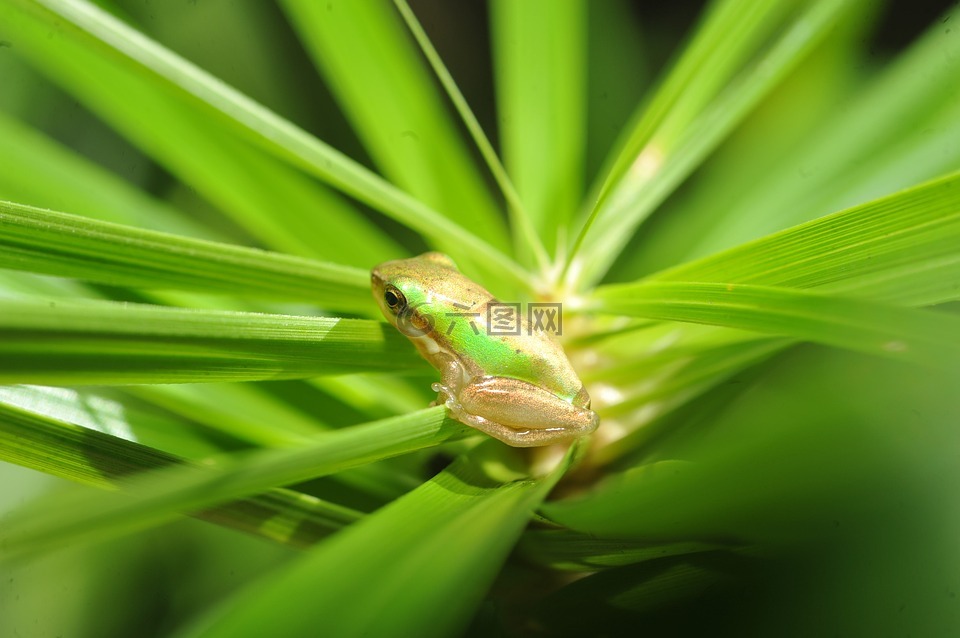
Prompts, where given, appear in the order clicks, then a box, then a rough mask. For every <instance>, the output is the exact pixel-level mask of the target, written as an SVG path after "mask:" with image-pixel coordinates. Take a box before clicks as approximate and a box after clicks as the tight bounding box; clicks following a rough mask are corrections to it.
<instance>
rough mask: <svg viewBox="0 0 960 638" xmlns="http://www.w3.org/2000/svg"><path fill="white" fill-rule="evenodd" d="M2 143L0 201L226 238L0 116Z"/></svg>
mask: <svg viewBox="0 0 960 638" xmlns="http://www.w3.org/2000/svg"><path fill="white" fill-rule="evenodd" d="M0 139H2V140H3V153H0V199H4V200H10V201H21V202H25V203H28V204H31V205H34V206H39V207H42V208H51V209H54V210H69V211H72V212H74V213H76V214H78V215H86V216H88V217H93V218H94V219H101V220H103V221H108V222H115V223H118V224H129V225H132V226H138V227H140V228H150V229H153V230H162V231H165V232H168V233H176V234H178V235H187V236H188V237H199V238H201V239H222V237H217V235H216V233H214V232H213V231H212V230H211V229H209V228H207V227H205V226H202V225H201V224H198V223H196V222H194V221H193V220H191V219H190V218H189V217H187V216H186V215H183V214H182V213H179V212H178V211H176V210H174V209H171V208H170V207H168V206H167V205H165V204H163V203H161V202H159V201H157V200H154V199H152V198H150V197H148V196H147V195H145V194H144V193H143V192H142V191H139V190H137V189H136V188H134V187H133V186H132V185H130V184H128V183H126V182H124V181H123V180H122V179H120V178H119V177H117V176H115V175H112V174H111V173H109V172H108V171H106V170H105V169H103V168H101V167H100V166H98V165H96V164H94V163H93V162H91V161H89V160H87V159H85V158H83V157H81V156H79V155H76V154H75V153H73V152H72V151H70V150H69V149H67V148H65V147H63V146H60V145H59V144H57V143H56V142H54V141H53V140H51V139H49V138H47V137H46V136H44V135H43V134H42V133H40V132H39V131H35V130H32V129H30V127H28V126H26V125H25V124H23V123H22V122H18V121H17V120H15V119H13V118H11V117H9V116H7V115H5V114H4V113H2V112H0ZM51 184H56V188H51V187H50V185H51Z"/></svg>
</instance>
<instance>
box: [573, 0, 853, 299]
mask: <svg viewBox="0 0 960 638" xmlns="http://www.w3.org/2000/svg"><path fill="white" fill-rule="evenodd" d="M853 4H854V3H851V2H850V1H849V0H818V1H817V2H814V3H785V2H773V1H764V2H755V1H753V0H728V1H726V2H718V3H717V4H716V5H714V9H713V11H711V13H710V14H709V15H708V18H707V20H706V21H705V22H704V24H703V25H702V26H701V28H700V30H699V31H698V33H697V35H696V36H695V38H694V41H693V42H692V43H691V44H690V46H689V47H688V48H687V50H686V51H685V54H684V56H683V57H682V58H681V59H680V60H678V62H677V64H676V66H675V67H674V69H673V70H672V71H671V73H670V75H668V76H667V78H666V79H665V80H664V82H663V84H662V85H661V87H660V88H659V89H658V90H657V92H656V93H655V94H654V96H653V97H652V98H651V101H650V103H649V104H647V105H644V106H645V108H644V109H643V110H642V111H640V112H639V113H640V115H639V116H638V117H637V118H636V121H635V123H634V124H633V125H632V126H631V127H630V128H629V129H628V131H627V134H626V140H625V141H624V142H623V144H622V145H621V147H620V150H619V151H618V154H617V156H616V159H615V160H614V161H613V162H611V163H609V164H608V170H607V171H606V172H603V173H602V174H601V178H602V179H603V180H604V183H603V185H602V186H601V187H599V188H597V189H596V191H595V193H596V196H595V197H596V198H595V199H593V198H591V201H590V202H589V203H590V205H591V206H592V207H593V208H592V211H593V212H592V213H591V214H590V217H588V218H587V219H586V220H585V222H584V227H583V230H582V231H581V233H580V237H579V238H578V239H577V242H576V244H575V245H574V249H573V252H572V254H571V255H570V258H569V259H568V265H567V267H566V270H567V280H568V282H569V283H570V285H574V286H582V285H584V284H591V283H595V282H596V281H598V280H599V279H600V278H601V277H602V276H603V275H604V274H605V273H606V271H607V269H608V268H609V267H610V265H611V264H612V263H613V261H614V259H616V257H617V255H618V254H619V253H620V251H621V250H622V249H623V247H624V246H625V245H626V243H627V241H628V240H629V238H630V237H631V236H632V235H633V232H634V230H635V229H636V227H637V225H639V224H640V223H641V222H642V221H643V220H644V219H645V218H646V217H647V216H648V215H649V214H650V212H651V211H652V210H653V209H654V207H655V206H656V205H658V204H659V203H661V202H662V201H663V200H664V199H665V198H666V197H667V195H669V194H670V193H671V192H672V191H673V189H674V188H675V187H676V186H677V184H679V183H680V181H681V180H682V179H684V178H685V177H686V176H687V175H689V174H690V172H692V171H693V170H694V169H695V168H696V167H697V166H698V165H699V164H700V163H701V162H702V161H703V159H704V158H705V157H706V155H707V154H708V153H709V152H710V151H711V150H713V149H714V148H715V147H716V145H717V144H719V142H720V141H722V139H723V138H724V137H725V136H726V135H728V134H729V133H730V131H732V130H733V128H734V126H735V125H736V124H737V123H738V122H740V121H741V120H742V118H744V117H746V115H747V114H748V113H749V112H750V110H751V109H752V108H753V107H754V106H756V104H757V103H758V102H759V101H760V99H761V98H762V97H763V96H764V95H766V94H767V93H768V92H769V91H770V90H772V89H773V87H775V86H776V84H777V83H778V82H779V81H780V80H781V79H782V78H783V77H784V75H785V74H786V73H787V72H789V71H790V70H791V69H792V68H793V67H794V66H795V65H796V64H797V63H798V62H799V61H800V60H801V59H802V58H803V57H804V56H805V55H807V54H809V53H810V51H811V50H812V49H813V48H814V47H815V46H816V45H817V44H818V43H819V41H820V40H821V39H822V38H823V37H825V36H826V34H828V33H829V32H830V30H831V29H832V28H833V27H834V26H835V25H836V23H837V21H838V20H839V18H840V17H841V16H842V14H843V11H844V10H845V9H848V8H849V7H850V6H852V5H853ZM693 76H696V78H697V80H696V81H693V80H692V77H693Z"/></svg>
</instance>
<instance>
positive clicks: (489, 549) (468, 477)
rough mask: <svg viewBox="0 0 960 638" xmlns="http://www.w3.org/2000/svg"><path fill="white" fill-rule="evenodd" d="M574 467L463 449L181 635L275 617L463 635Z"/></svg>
mask: <svg viewBox="0 0 960 638" xmlns="http://www.w3.org/2000/svg"><path fill="white" fill-rule="evenodd" d="M493 445H498V444H496V443H491V444H489V445H488V446H487V449H489V448H490V446H493ZM480 451H482V448H480V449H478V450H477V452H480ZM566 467H567V463H562V464H561V465H560V466H559V467H558V468H557V469H556V470H554V472H552V473H551V475H549V476H547V477H545V478H542V479H529V478H527V477H525V476H524V475H523V474H522V473H519V472H518V470H516V469H514V468H504V467H497V466H496V464H495V463H494V462H492V461H491V460H486V461H484V460H483V459H482V458H478V455H477V454H476V453H474V454H471V455H469V456H468V457H467V458H461V459H459V460H458V461H456V462H454V464H453V465H451V466H450V467H449V468H447V469H446V470H444V471H443V472H441V473H440V474H439V475H438V476H436V477H435V478H433V479H432V480H431V481H429V482H427V483H424V484H423V485H422V486H420V487H419V488H417V489H416V490H414V491H413V492H411V493H410V494H408V495H406V496H404V497H402V498H400V499H398V500H397V501H395V502H394V503H392V504H390V505H388V506H387V507H385V508H383V509H382V510H380V511H378V512H376V513H375V514H373V515H371V516H369V517H367V518H366V519H365V520H364V521H363V522H362V523H359V524H357V525H354V526H351V528H350V529H349V530H347V531H346V532H345V533H343V534H339V535H337V536H336V537H334V538H332V539H330V541H329V542H326V543H324V544H322V545H320V546H319V547H317V548H316V549H315V550H312V551H311V552H310V553H308V554H307V555H306V556H304V557H303V559H302V560H299V561H296V562H294V563H293V564H292V565H291V566H290V567H288V568H285V569H281V570H280V571H279V573H278V574H276V575H275V576H274V577H273V578H271V579H270V580H269V582H267V583H261V584H258V585H256V586H253V587H250V588H248V589H247V590H245V591H243V592H241V594H240V595H239V596H237V597H236V598H235V599H233V600H231V601H228V603H227V604H225V605H223V606H221V607H220V608H219V609H218V610H216V612H215V613H213V614H211V615H210V616H208V617H207V618H204V619H201V621H200V622H198V623H196V624H195V625H193V626H192V627H191V628H190V629H189V630H188V631H186V632H185V633H183V634H180V635H183V636H211V637H215V636H235V635H237V633H238V632H241V633H242V632H243V631H244V628H245V627H251V626H262V625H265V624H266V625H269V626H270V627H271V628H272V631H274V632H275V633H277V634H279V635H288V636H296V635H303V634H310V633H311V632H313V631H315V630H316V629H317V628H318V627H322V628H323V633H324V634H325V635H328V636H353V635H393V636H449V635H454V634H456V633H458V632H459V631H461V630H462V629H463V627H464V626H465V625H466V623H467V621H468V620H469V618H470V616H471V614H472V613H473V611H474V609H475V607H476V605H477V604H478V603H479V601H480V600H481V598H482V597H483V595H484V594H485V593H486V591H487V588H488V587H489V586H490V583H491V582H492V581H493V578H494V576H495V575H496V573H497V570H498V569H499V567H500V565H501V564H502V563H503V561H504V560H505V559H506V557H507V554H508V553H509V551H510V548H511V547H512V545H513V543H514V542H515V540H516V538H517V537H518V536H519V535H520V531H521V530H522V528H523V526H524V525H525V524H526V522H527V520H528V518H529V516H530V514H531V512H532V510H533V508H535V507H536V506H537V504H538V503H539V502H540V500H542V499H543V497H544V496H545V495H546V493H547V491H549V489H550V488H551V486H552V485H553V484H554V483H555V482H556V480H557V479H558V478H559V477H560V475H561V474H562V472H563V470H565V469H566ZM334 575H336V576H335V577H334ZM451 591H456V596H451Z"/></svg>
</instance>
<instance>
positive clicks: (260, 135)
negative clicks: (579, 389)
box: [0, 0, 527, 287]
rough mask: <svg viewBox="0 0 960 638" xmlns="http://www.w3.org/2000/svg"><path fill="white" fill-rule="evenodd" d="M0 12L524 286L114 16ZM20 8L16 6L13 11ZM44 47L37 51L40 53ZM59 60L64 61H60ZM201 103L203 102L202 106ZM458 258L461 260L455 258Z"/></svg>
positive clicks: (513, 268) (399, 195)
mask: <svg viewBox="0 0 960 638" xmlns="http://www.w3.org/2000/svg"><path fill="white" fill-rule="evenodd" d="M10 3H11V4H10V6H9V8H6V9H4V7H5V6H7V5H0V9H2V15H4V16H5V17H7V18H8V19H9V20H10V21H11V22H13V21H14V20H15V21H16V24H17V26H18V28H20V29H24V30H25V31H26V30H29V31H28V32H30V33H32V34H33V35H35V36H36V42H38V43H39V42H43V43H45V44H44V46H46V42H47V35H48V34H49V33H51V30H52V33H54V34H55V36H56V41H57V42H59V43H61V44H63V45H64V46H66V45H68V44H71V45H72V46H71V47H70V50H71V51H72V52H75V53H77V55H83V57H85V58H86V57H92V58H93V59H95V60H100V59H103V58H105V59H107V60H109V61H111V62H113V63H114V64H117V65H119V66H120V68H126V67H133V68H137V69H140V70H141V72H142V70H144V69H146V70H149V71H150V74H149V75H148V76H147V82H148V84H149V85H150V86H157V87H159V88H160V89H162V90H164V91H169V90H173V91H174V92H176V93H179V94H181V95H182V94H186V95H188V96H192V98H193V99H191V100H188V101H187V102H185V103H184V104H185V108H190V109H201V110H204V109H207V110H212V111H214V112H216V113H217V114H218V118H217V121H218V122H220V123H222V124H225V125H227V126H228V127H229V128H230V129H231V130H233V131H234V132H237V133H240V134H241V135H243V136H244V137H245V138H246V139H249V140H252V141H253V142H254V143H255V144H257V145H258V146H260V147H261V148H263V149H266V150H267V151H268V152H269V153H271V154H273V155H275V156H276V157H279V158H281V159H283V160H285V161H287V162H290V163H292V164H294V165H296V166H298V167H300V168H302V169H303V170H305V171H307V172H309V173H310V174H312V175H314V176H316V177H318V178H320V179H321V180H323V181H325V182H326V183H328V184H330V185H332V186H333V187H335V188H337V189H339V190H341V191H343V192H344V193H346V194H348V195H350V196H352V197H355V198H357V199H358V200H360V201H361V202H364V203H365V204H368V205H370V206H372V207H373V208H376V209H378V210H380V211H381V212H383V213H385V214H388V215H390V216H392V217H394V218H395V219H397V220H398V221H400V222H401V223H404V224H406V225H408V226H410V227H411V228H413V229H415V230H417V231H419V232H421V233H422V234H423V235H424V236H426V237H429V238H431V239H432V240H435V241H437V242H439V243H441V244H445V245H446V244H448V243H454V244H457V245H458V246H460V247H462V248H463V249H465V250H466V251H469V252H464V255H467V254H473V255H475V256H477V257H478V258H482V259H484V260H485V261H486V262H487V263H490V264H496V268H494V269H492V270H493V271H494V272H499V273H500V275H501V276H503V277H504V278H505V279H506V280H507V281H510V282H511V283H515V284H519V285H520V286H522V287H526V285H527V281H526V278H525V276H524V272H523V270H522V269H521V268H520V267H519V266H518V265H517V264H516V263H515V262H514V261H513V260H511V259H510V258H509V257H507V256H506V255H504V254H503V253H502V252H500V251H499V250H497V249H496V248H494V247H493V246H491V245H490V244H489V243H487V242H486V241H484V240H482V239H480V238H479V237H477V236H476V235H475V234H473V233H471V232H469V231H467V230H466V229H464V228H463V227H462V226H460V225H459V224H457V223H454V222H453V221H451V220H450V219H448V218H446V217H444V216H442V215H440V214H438V213H437V212H436V211H434V210H433V209H431V208H430V207H429V206H427V205H425V204H424V203H422V202H421V201H419V200H418V199H416V198H414V197H412V196H410V195H409V194H407V193H405V192H403V191H402V190H400V189H398V188H396V187H395V186H393V185H391V184H390V183H388V182H387V181H385V180H383V179H382V178H380V177H378V176H377V175H375V174H374V173H372V172H370V171H369V170H367V169H365V168H364V167H363V166H361V165H360V164H359V163H357V162H355V161H353V160H351V159H349V158H348V157H346V156H345V155H343V154H342V153H340V152H338V151H336V150H334V149H333V148H331V147H329V146H327V145H326V144H324V143H323V142H321V141H320V140H318V139H316V138H315V137H313V136H311V135H309V134H307V133H306V132H305V131H303V130H302V129H300V128H298V127H297V126H295V125H294V124H292V123H290V122H289V121H287V120H284V119H283V118H281V117H279V116H278V115H276V114H275V113H273V112H271V111H269V110H268V109H266V108H264V107H263V106H262V105H260V104H258V103H256V102H254V101H253V100H250V99H249V98H247V97H246V96H244V95H242V94H240V93H239V92H237V91H235V90H233V89H231V88H230V87H228V86H226V85H224V84H223V83H221V82H219V81H217V80H216V79H214V78H212V77H211V76H210V75H208V74H207V73H205V72H203V71H202V70H200V69H198V68H197V67H196V66H194V65H192V64H190V63H189V62H187V61H186V60H184V59H182V58H180V57H178V56H177V55H175V54H174V53H172V52H171V51H169V50H167V49H165V48H163V47H161V46H160V45H158V44H157V43H155V42H152V41H150V40H148V39H147V38H145V37H144V36H143V35H142V34H140V33H138V32H136V31H134V30H133V29H130V28H129V27H127V26H126V25H124V24H123V23H121V22H120V21H118V20H116V19H115V18H113V17H112V16H110V15H109V14H107V13H105V12H103V11H101V10H100V9H98V8H97V7H95V6H94V5H92V4H90V3H88V2H85V1H83V0H10ZM14 7H15V8H14ZM39 52H40V48H37V49H34V50H32V51H31V53H32V54H34V55H39ZM62 63H63V60H62V59H61V60H60V62H59V64H62ZM197 101H199V102H197ZM455 256H456V255H455Z"/></svg>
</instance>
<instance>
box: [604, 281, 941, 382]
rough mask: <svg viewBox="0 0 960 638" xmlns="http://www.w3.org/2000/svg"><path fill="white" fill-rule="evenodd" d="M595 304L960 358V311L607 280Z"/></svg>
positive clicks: (858, 347)
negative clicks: (951, 312) (956, 313)
mask: <svg viewBox="0 0 960 638" xmlns="http://www.w3.org/2000/svg"><path fill="white" fill-rule="evenodd" d="M594 304H595V305H594V306H593V307H594V308H596V309H598V310H602V311H603V312H611V313H617V314H629V315H634V316H639V317H647V318H652V319H661V320H668V321H690V322H694V323H705V324H709V325H718V326H726V327H729V328H737V329H739V330H751V331H757V332H761V333H766V334H774V335H781V336H788V337H793V338H795V339H799V340H803V341H813V342H816V343H822V344H826V345H831V346H834V347H838V348H847V349H850V350H855V351H859V352H865V353H868V354H873V355H878V356H883V357H892V358H895V359H901V360H905V361H913V362H917V363H924V364H928V365H941V366H943V365H950V364H951V363H952V362H954V361H958V360H960V318H958V317H955V316H952V315H949V314H946V313H935V312H928V311H923V310H916V309H911V308H899V307H897V306H890V305H886V304H879V303H873V302H868V301H861V300H857V299H848V298H844V297H839V296H830V295H824V294H817V293H812V292H807V291H800V290H792V289H788V288H774V287H770V286H753V285H743V284H708V283H703V284H701V283H673V282H650V283H642V284H624V285H619V286H608V287H606V288H605V289H604V290H603V291H601V292H598V293H597V295H596V297H595V302H594Z"/></svg>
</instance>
